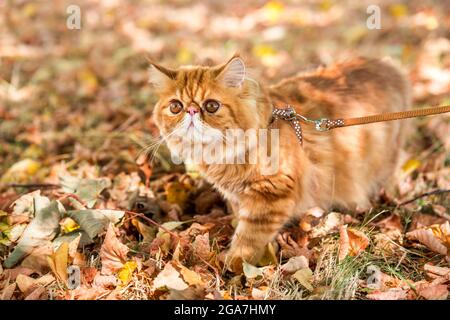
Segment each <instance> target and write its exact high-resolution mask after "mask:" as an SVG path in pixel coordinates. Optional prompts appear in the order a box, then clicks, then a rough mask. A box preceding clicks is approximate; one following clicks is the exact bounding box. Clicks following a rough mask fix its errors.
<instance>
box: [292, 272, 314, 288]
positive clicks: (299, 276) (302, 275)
mask: <svg viewBox="0 0 450 320" xmlns="http://www.w3.org/2000/svg"><path fill="white" fill-rule="evenodd" d="M312 276H313V272H312V271H311V269H309V268H303V269H300V270H297V271H296V272H295V273H294V274H293V275H292V277H293V278H294V279H296V280H297V281H298V282H300V284H301V285H302V286H304V287H305V288H306V289H308V290H309V291H313V290H314V288H313V286H312V285H311V279H312Z"/></svg>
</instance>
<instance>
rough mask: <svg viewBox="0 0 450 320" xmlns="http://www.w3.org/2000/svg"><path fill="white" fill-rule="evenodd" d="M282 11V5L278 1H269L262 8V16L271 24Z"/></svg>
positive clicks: (278, 17) (277, 18)
mask: <svg viewBox="0 0 450 320" xmlns="http://www.w3.org/2000/svg"><path fill="white" fill-rule="evenodd" d="M283 11H284V5H283V4H282V3H281V2H278V1H269V2H268V3H266V5H265V6H264V7H263V12H264V16H265V17H266V19H267V20H269V22H271V23H276V22H277V21H278V20H279V19H280V17H281V15H282V14H283Z"/></svg>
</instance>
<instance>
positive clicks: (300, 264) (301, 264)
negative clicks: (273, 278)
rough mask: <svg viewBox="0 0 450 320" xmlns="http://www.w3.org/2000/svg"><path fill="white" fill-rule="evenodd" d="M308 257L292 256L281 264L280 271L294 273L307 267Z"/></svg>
mask: <svg viewBox="0 0 450 320" xmlns="http://www.w3.org/2000/svg"><path fill="white" fill-rule="evenodd" d="M308 266H309V262H308V259H307V258H306V257H304V256H299V257H292V258H290V259H289V260H288V262H286V263H285V264H283V265H282V266H281V271H283V272H286V273H294V272H296V271H297V270H300V269H305V268H308Z"/></svg>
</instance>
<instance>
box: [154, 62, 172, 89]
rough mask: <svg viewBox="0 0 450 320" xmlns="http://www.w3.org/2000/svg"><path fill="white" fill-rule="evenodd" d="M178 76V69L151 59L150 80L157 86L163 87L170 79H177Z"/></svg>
mask: <svg viewBox="0 0 450 320" xmlns="http://www.w3.org/2000/svg"><path fill="white" fill-rule="evenodd" d="M176 78H177V71H176V70H172V69H169V68H166V67H163V66H161V65H159V64H156V63H154V62H152V61H150V68H149V82H150V83H151V84H153V85H154V86H155V87H163V86H165V85H166V84H167V82H168V81H172V80H175V79H176Z"/></svg>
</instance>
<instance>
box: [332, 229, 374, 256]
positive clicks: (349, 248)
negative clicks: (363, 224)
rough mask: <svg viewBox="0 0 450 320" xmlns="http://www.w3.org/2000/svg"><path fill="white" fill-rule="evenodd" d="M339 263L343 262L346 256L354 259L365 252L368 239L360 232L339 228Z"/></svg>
mask: <svg viewBox="0 0 450 320" xmlns="http://www.w3.org/2000/svg"><path fill="white" fill-rule="evenodd" d="M339 233H340V240H339V257H338V258H339V261H342V260H344V258H345V257H346V256H347V255H350V256H352V257H355V256H357V255H359V254H360V253H361V252H363V251H364V250H365V248H366V247H367V246H368V245H369V238H368V237H367V236H366V235H365V234H364V233H363V232H361V231H359V230H355V229H349V228H347V225H343V226H341V227H340V231H339Z"/></svg>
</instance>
